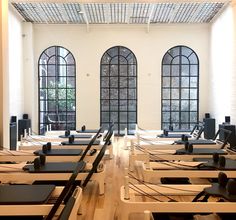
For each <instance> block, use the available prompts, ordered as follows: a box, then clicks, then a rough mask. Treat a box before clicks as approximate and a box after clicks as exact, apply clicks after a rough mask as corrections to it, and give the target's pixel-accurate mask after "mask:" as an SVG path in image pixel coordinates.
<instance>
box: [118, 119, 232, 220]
mask: <svg viewBox="0 0 236 220" xmlns="http://www.w3.org/2000/svg"><path fill="white" fill-rule="evenodd" d="M203 131H204V124H202V123H201V124H198V125H196V126H195V127H194V129H193V130H192V131H191V132H190V133H187V132H184V133H181V132H175V133H174V132H171V131H169V132H168V131H159V130H144V129H141V128H139V127H138V126H136V135H135V136H134V137H131V136H128V135H126V136H125V137H124V148H125V149H127V150H130V152H129V169H128V168H127V169H126V171H125V179H124V186H122V187H121V190H120V205H119V208H120V210H122V212H120V213H121V215H120V219H121V220H128V219H129V216H130V214H131V213H143V219H145V220H151V219H154V217H155V219H162V218H163V213H165V214H166V213H168V215H171V213H172V214H173V213H174V214H176V213H179V214H180V213H189V216H191V217H190V218H189V219H198V218H197V217H196V216H195V218H193V215H194V213H205V214H206V213H208V214H209V213H235V210H236V209H235V208H236V203H235V202H236V181H235V180H234V178H236V155H235V153H234V151H232V148H231V146H230V145H229V143H228V140H229V138H230V135H231V134H232V131H230V130H227V129H224V128H222V127H220V128H219V130H218V131H217V132H216V134H215V136H214V138H213V139H211V140H210V139H204V138H202V132H203ZM220 133H224V134H225V135H224V137H225V139H224V140H219V139H218V136H219V134H220ZM222 172H223V173H222ZM217 178H218V179H219V181H218V182H216V183H214V182H211V181H209V180H213V179H217ZM144 198H145V199H144ZM153 213H154V214H153ZM166 215H167V214H166ZM186 215H187V214H186ZM185 217H186V216H185Z"/></svg>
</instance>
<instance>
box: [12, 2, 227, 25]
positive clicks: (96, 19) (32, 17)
mask: <svg viewBox="0 0 236 220" xmlns="http://www.w3.org/2000/svg"><path fill="white" fill-rule="evenodd" d="M225 4H226V3H223V2H202V3H199V2H184V3H180V2H179V3H178V2H177V3H85V4H82V3H77V2H74V3H67V2H63V3H53V2H34V3H29V2H18V3H17V2H15V3H14V1H13V2H12V5H13V6H14V7H15V8H16V10H17V11H18V12H19V14H20V15H21V16H22V17H23V18H24V20H25V21H27V22H32V23H38V24H41V23H47V24H64V23H67V24H87V25H89V24H108V23H111V24H149V23H150V24H153V23H208V22H210V21H211V20H212V19H213V18H214V16H215V15H217V13H218V12H219V11H220V10H221V9H222V8H223V6H224V5H225Z"/></svg>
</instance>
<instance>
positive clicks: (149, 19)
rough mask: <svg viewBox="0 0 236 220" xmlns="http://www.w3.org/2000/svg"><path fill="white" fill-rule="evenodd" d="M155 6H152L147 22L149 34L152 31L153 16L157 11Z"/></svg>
mask: <svg viewBox="0 0 236 220" xmlns="http://www.w3.org/2000/svg"><path fill="white" fill-rule="evenodd" d="M155 6H156V5H155V4H152V6H151V10H150V14H149V16H148V21H147V33H149V31H150V23H151V20H152V16H153V13H154V10H155Z"/></svg>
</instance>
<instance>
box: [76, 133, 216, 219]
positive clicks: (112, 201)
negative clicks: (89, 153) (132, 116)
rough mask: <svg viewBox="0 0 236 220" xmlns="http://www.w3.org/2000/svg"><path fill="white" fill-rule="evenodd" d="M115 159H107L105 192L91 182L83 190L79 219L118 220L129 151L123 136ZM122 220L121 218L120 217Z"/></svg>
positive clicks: (138, 216)
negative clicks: (102, 192) (102, 193)
mask: <svg viewBox="0 0 236 220" xmlns="http://www.w3.org/2000/svg"><path fill="white" fill-rule="evenodd" d="M113 149H114V157H113V159H105V161H104V163H105V164H106V179H105V194H104V195H102V196H99V194H98V184H96V183H95V182H90V183H89V184H88V185H87V186H86V188H85V189H84V192H83V200H82V207H81V213H82V214H81V215H79V216H78V220H118V216H119V212H120V210H119V209H118V204H119V197H120V187H121V186H122V185H123V184H124V169H125V168H126V167H128V163H129V162H128V154H129V151H128V150H126V149H124V141H123V138H122V137H119V138H118V137H115V140H114V143H113ZM196 219H199V220H203V219H204V220H217V219H218V218H216V217H215V216H214V215H213V216H208V217H207V216H201V217H199V218H196ZM119 220H120V219H119ZM130 220H143V215H142V214H134V215H131V216H130Z"/></svg>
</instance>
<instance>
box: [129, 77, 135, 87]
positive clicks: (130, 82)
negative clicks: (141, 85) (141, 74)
mask: <svg viewBox="0 0 236 220" xmlns="http://www.w3.org/2000/svg"><path fill="white" fill-rule="evenodd" d="M129 88H136V78H135V77H129Z"/></svg>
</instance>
